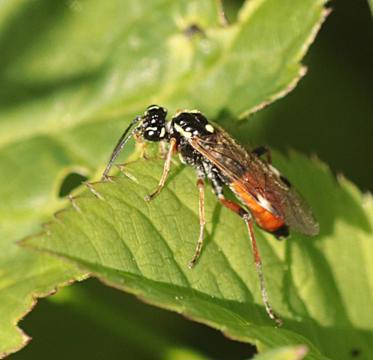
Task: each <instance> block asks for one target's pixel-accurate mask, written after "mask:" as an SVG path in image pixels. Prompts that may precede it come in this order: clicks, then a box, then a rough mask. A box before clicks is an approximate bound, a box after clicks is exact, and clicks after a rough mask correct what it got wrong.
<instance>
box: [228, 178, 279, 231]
mask: <svg viewBox="0 0 373 360" xmlns="http://www.w3.org/2000/svg"><path fill="white" fill-rule="evenodd" d="M230 187H231V189H232V190H233V191H234V192H235V194H236V195H237V196H238V197H239V198H240V199H241V201H242V202H243V203H244V204H245V205H246V206H247V207H248V208H249V209H250V212H251V214H252V215H253V217H254V219H255V221H256V223H257V224H258V225H259V226H260V227H261V228H262V229H264V230H266V231H269V232H274V231H276V230H278V229H280V228H281V227H282V226H284V225H285V222H284V221H283V220H282V219H280V218H279V217H277V216H275V215H273V214H272V213H271V212H269V211H268V210H267V209H265V208H264V207H262V206H260V204H258V202H256V201H255V200H254V199H253V197H252V196H251V195H250V194H249V193H248V192H247V190H246V189H244V188H243V187H242V185H240V184H239V183H237V182H234V183H232V184H231V185H230Z"/></svg>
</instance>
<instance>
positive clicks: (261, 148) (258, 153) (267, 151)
mask: <svg viewBox="0 0 373 360" xmlns="http://www.w3.org/2000/svg"><path fill="white" fill-rule="evenodd" d="M251 152H252V153H253V154H255V155H256V156H258V157H260V156H262V155H264V154H266V156H267V161H268V163H269V164H272V155H271V150H270V149H269V148H268V147H267V146H258V147H257V148H255V149H254V150H253V151H251Z"/></svg>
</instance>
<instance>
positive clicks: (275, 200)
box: [189, 127, 319, 235]
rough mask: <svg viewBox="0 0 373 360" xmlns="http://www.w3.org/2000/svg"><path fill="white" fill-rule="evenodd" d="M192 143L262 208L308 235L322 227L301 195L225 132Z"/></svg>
mask: <svg viewBox="0 0 373 360" xmlns="http://www.w3.org/2000/svg"><path fill="white" fill-rule="evenodd" d="M189 143H190V145H191V146H192V147H193V148H194V149H195V150H197V151H198V152H200V153H201V154H202V155H203V156H204V157H206V158H207V159H208V160H209V161H210V162H211V163H213V164H214V165H215V166H216V167H217V168H218V169H220V170H221V171H222V173H223V175H224V176H225V177H226V178H227V179H229V181H230V182H235V183H238V184H239V185H240V186H241V187H242V188H244V189H245V190H246V191H247V192H248V193H249V194H250V195H251V196H252V198H253V199H254V200H255V201H256V202H257V203H258V204H259V205H260V206H262V207H264V208H265V209H266V210H268V211H270V212H271V213H273V214H274V215H276V216H278V217H280V218H281V219H283V220H284V222H285V223H286V224H287V225H289V226H290V227H291V228H293V229H294V230H296V231H298V232H300V233H303V234H306V235H316V234H318V232H319V225H318V223H317V221H316V220H315V218H314V216H313V215H312V212H311V210H310V208H309V206H308V205H307V204H306V203H305V201H304V200H303V198H302V197H301V196H300V195H299V194H298V192H297V191H296V190H295V189H294V188H293V187H292V186H291V185H289V184H288V183H287V182H285V181H283V180H282V179H281V176H280V174H279V173H278V171H277V170H276V169H275V168H273V167H272V166H271V165H270V164H268V163H267V162H265V161H263V160H261V159H260V158H259V157H258V156H256V155H255V154H252V153H249V152H247V151H246V150H245V149H244V148H243V147H242V146H240V145H239V144H237V143H236V142H235V141H234V140H233V139H232V138H231V137H230V136H229V135H228V134H226V133H225V132H224V131H223V130H221V129H219V128H217V127H216V128H215V131H214V133H213V134H211V135H208V136H205V137H203V138H201V137H192V138H190V139H189Z"/></svg>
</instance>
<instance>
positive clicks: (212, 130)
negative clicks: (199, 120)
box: [205, 124, 215, 133]
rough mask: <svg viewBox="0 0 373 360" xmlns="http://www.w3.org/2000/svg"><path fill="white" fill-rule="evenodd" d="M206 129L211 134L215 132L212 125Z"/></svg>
mask: <svg viewBox="0 0 373 360" xmlns="http://www.w3.org/2000/svg"><path fill="white" fill-rule="evenodd" d="M205 129H206V130H207V131H208V132H210V133H213V132H214V131H215V129H214V127H213V126H212V125H211V124H207V125H206V126H205Z"/></svg>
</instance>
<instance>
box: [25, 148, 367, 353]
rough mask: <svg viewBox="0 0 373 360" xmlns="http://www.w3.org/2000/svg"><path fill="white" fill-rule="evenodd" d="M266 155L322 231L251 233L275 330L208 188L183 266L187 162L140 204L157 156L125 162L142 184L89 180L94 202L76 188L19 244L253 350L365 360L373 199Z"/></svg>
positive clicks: (247, 257)
mask: <svg viewBox="0 0 373 360" xmlns="http://www.w3.org/2000/svg"><path fill="white" fill-rule="evenodd" d="M275 163H277V164H280V165H281V166H280V169H283V170H284V171H283V173H285V174H287V175H289V177H290V179H291V181H292V182H293V183H295V185H296V186H297V187H298V188H300V189H301V190H302V193H303V194H304V195H305V197H306V199H308V200H309V201H310V203H311V205H312V208H313V209H314V210H315V213H316V216H317V218H318V219H319V221H320V228H321V233H320V235H319V236H318V237H316V238H313V239H310V238H307V237H304V236H300V235H297V234H293V235H292V238H291V239H290V240H289V241H283V242H277V241H276V240H275V239H274V238H273V237H272V236H271V235H268V234H264V233H263V232H260V231H257V237H258V240H259V243H260V247H261V251H262V254H263V258H264V268H265V272H266V279H267V283H268V288H269V289H270V295H269V296H270V298H271V300H272V302H273V306H274V308H275V309H276V311H277V312H278V313H279V315H280V316H281V317H282V318H283V319H284V320H285V326H284V328H282V329H276V328H274V326H273V323H272V322H271V320H269V319H268V317H267V315H266V313H265V311H264V309H263V306H262V303H261V299H260V295H259V293H258V286H257V277H256V274H255V272H254V268H253V264H252V260H251V254H250V249H249V243H248V238H247V233H246V232H245V227H244V226H243V224H242V221H241V219H240V218H239V217H237V216H236V215H235V214H232V213H230V212H229V211H227V210H226V209H222V208H221V207H220V206H219V205H218V204H217V203H216V199H214V197H213V195H212V194H209V196H207V200H206V203H207V210H208V211H207V216H206V219H207V229H208V236H207V240H206V245H205V248H204V252H203V254H202V257H201V259H200V262H199V263H198V266H196V268H195V269H194V270H192V271H191V270H189V269H188V268H187V267H186V264H187V262H188V260H189V259H190V257H191V256H192V254H193V250H194V247H195V242H196V239H197V237H198V212H197V208H198V207H197V204H198V199H197V194H196V192H194V193H193V192H192V191H191V189H193V188H194V187H195V185H194V183H195V174H194V171H193V170H192V169H189V168H185V167H180V166H176V167H175V169H174V170H173V173H172V174H171V176H170V181H169V184H168V185H167V188H166V189H165V190H164V191H163V193H162V194H161V196H160V197H159V198H157V199H156V200H154V201H153V202H152V203H150V204H148V203H146V202H144V201H143V197H144V195H146V194H147V193H148V192H149V191H150V190H151V189H152V188H154V187H155V185H156V183H157V179H158V178H159V176H160V173H161V171H162V170H161V169H162V162H161V161H157V162H150V161H149V162H144V161H139V162H136V163H133V164H131V165H129V166H128V167H127V168H128V172H130V173H131V174H132V175H134V176H135V177H136V178H137V179H141V182H139V183H135V182H134V181H132V180H129V179H127V178H125V177H124V178H123V177H122V178H119V179H117V180H116V181H115V183H99V184H97V185H96V186H95V189H96V191H97V192H98V193H99V194H100V195H101V196H102V197H103V199H104V200H98V199H97V198H96V197H95V196H94V195H93V194H90V193H85V194H84V195H82V196H81V197H79V198H78V199H77V200H76V204H75V205H76V208H73V207H71V208H69V210H67V211H65V212H63V213H61V214H60V221H59V222H55V223H53V224H51V225H50V227H48V231H47V234H45V235H44V236H41V237H36V238H30V239H29V240H28V241H27V244H28V245H31V246H33V247H35V248H38V249H40V250H47V251H49V252H51V253H54V254H57V255H59V256H64V257H66V258H67V259H69V260H72V261H73V262H76V263H79V264H80V265H82V266H83V267H85V268H86V269H88V270H89V271H91V272H92V273H94V274H95V275H96V276H98V277H99V278H101V279H102V280H103V281H105V282H107V283H109V284H111V285H112V286H115V287H117V288H120V289H123V290H126V291H129V292H131V293H134V294H136V295H138V296H140V297H143V298H145V299H146V300H147V301H149V302H151V303H153V304H156V305H158V306H161V307H165V308H168V309H171V310H175V311H177V312H181V313H183V314H185V315H186V316H188V317H191V318H193V319H195V320H198V321H201V322H204V323H206V324H208V325H210V326H214V327H216V328H218V329H220V330H222V331H224V332H225V333H226V334H227V335H229V336H230V337H232V338H235V339H238V340H241V341H247V342H254V343H255V344H257V346H259V348H260V349H267V348H272V347H275V346H284V345H287V344H289V345H290V344H297V343H298V344H307V345H308V346H309V347H310V353H309V355H308V358H309V359H325V358H326V357H324V356H323V355H320V353H319V352H318V350H317V349H316V348H315V346H314V345H316V346H317V348H318V349H319V350H320V351H321V352H322V353H323V354H324V355H325V356H328V357H329V358H336V357H337V358H338V359H349V358H350V357H351V353H352V352H354V351H355V350H358V351H359V353H360V354H361V358H362V359H369V358H370V357H371V346H370V342H371V339H372V331H371V325H372V323H373V319H372V316H371V313H370V312H369V310H368V309H370V308H371V306H372V297H371V289H372V283H371V279H372V277H371V274H372V271H373V268H372V265H371V264H372V259H371V256H372V254H373V252H372V251H371V250H372V243H371V234H372V202H371V199H370V198H369V199H367V204H366V207H365V209H364V208H363V207H362V206H361V201H362V199H361V195H360V194H359V193H358V191H357V190H356V188H354V187H353V186H352V185H351V184H349V183H347V182H346V181H345V180H343V179H341V180H340V181H339V182H340V184H337V183H336V181H335V179H334V178H333V177H332V176H331V175H330V173H329V171H328V170H327V169H326V168H325V167H324V166H322V165H320V164H318V165H317V164H311V163H309V162H307V161H305V160H304V159H303V158H302V157H300V156H298V155H295V154H293V155H292V156H291V157H290V159H284V158H281V157H280V158H277V161H276V162H275ZM171 180H172V181H171ZM319 194H323V196H322V198H321V197H320V196H319ZM77 208H79V209H80V210H79V211H77V210H76V209H77ZM227 234H229V236H227ZM244 249H246V251H245V250H244Z"/></svg>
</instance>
